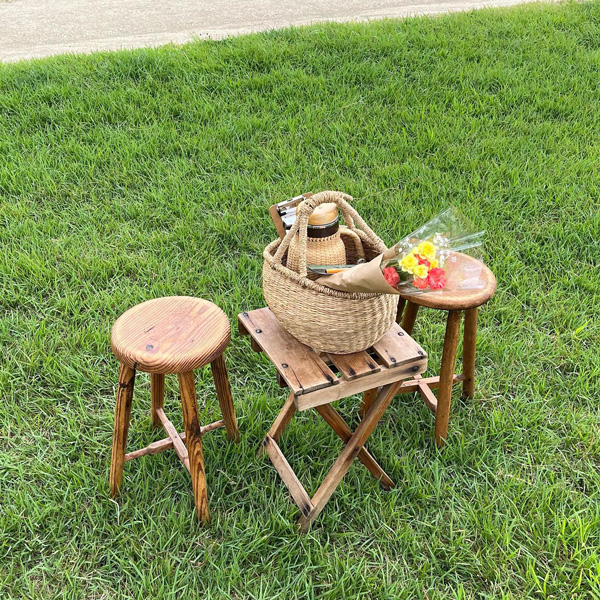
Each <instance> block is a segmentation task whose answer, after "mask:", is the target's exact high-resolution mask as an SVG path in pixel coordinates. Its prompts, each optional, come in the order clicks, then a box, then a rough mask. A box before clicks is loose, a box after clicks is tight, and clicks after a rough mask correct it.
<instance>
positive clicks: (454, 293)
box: [403, 252, 496, 310]
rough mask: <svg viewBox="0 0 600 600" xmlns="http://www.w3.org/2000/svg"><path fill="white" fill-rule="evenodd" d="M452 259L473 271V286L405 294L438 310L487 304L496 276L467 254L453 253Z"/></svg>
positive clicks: (408, 298) (466, 271)
mask: <svg viewBox="0 0 600 600" xmlns="http://www.w3.org/2000/svg"><path fill="white" fill-rule="evenodd" d="M451 259H455V260H456V262H457V264H458V263H461V267H462V269H461V271H462V272H463V273H468V272H469V269H470V270H472V272H473V279H474V280H475V281H474V284H473V288H470V289H469V288H466V289H461V290H440V291H439V292H435V293H434V294H407V295H406V296H403V298H405V299H406V300H408V301H409V302H410V303H411V304H417V305H419V306H426V307H427V308H434V309H437V310H467V309H469V308H475V307H477V306H481V305H482V304H485V303H486V302H487V301H488V300H489V299H490V298H491V297H492V296H493V295H494V292H495V291H496V278H495V277H494V274H493V273H492V272H491V271H490V270H489V269H488V267H486V266H485V265H484V264H483V263H482V262H480V261H478V260H477V259H475V258H473V257H472V256H468V255H467V254H460V253H458V252H456V253H453V254H452V256H451Z"/></svg>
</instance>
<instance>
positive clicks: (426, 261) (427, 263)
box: [415, 254, 431, 269]
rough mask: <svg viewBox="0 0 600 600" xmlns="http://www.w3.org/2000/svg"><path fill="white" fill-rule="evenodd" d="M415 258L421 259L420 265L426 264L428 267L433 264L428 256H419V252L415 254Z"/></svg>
mask: <svg viewBox="0 0 600 600" xmlns="http://www.w3.org/2000/svg"><path fill="white" fill-rule="evenodd" d="M415 258H416V259H417V260H418V261H419V264H420V265H425V266H426V267H427V268H428V269H429V267H430V266H431V263H430V262H429V261H428V260H427V259H426V258H423V257H422V256H419V255H418V254H415Z"/></svg>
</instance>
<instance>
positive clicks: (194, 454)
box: [179, 371, 208, 523]
mask: <svg viewBox="0 0 600 600" xmlns="http://www.w3.org/2000/svg"><path fill="white" fill-rule="evenodd" d="M179 392H180V393H181V407H182V409H183V423H184V426H185V443H186V446H187V451H188V456H189V459H190V475H191V477H192V489H193V491H194V501H195V503H196V512H197V513H198V517H199V518H200V520H201V521H202V522H203V523H208V494H207V493H206V476H205V474H204V456H203V455H202V434H201V433H200V422H199V421H198V406H197V404H196V386H195V385H194V373H193V371H188V372H187V373H179Z"/></svg>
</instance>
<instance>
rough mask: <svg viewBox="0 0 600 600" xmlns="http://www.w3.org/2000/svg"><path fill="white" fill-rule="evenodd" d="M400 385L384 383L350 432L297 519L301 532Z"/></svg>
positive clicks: (332, 489)
mask: <svg viewBox="0 0 600 600" xmlns="http://www.w3.org/2000/svg"><path fill="white" fill-rule="evenodd" d="M401 385H402V382H396V383H390V384H388V385H385V386H383V387H382V388H381V390H380V391H379V394H378V395H377V398H376V400H375V402H374V403H373V405H372V406H371V408H370V409H369V411H368V412H367V414H366V415H365V417H364V419H363V420H362V421H361V422H360V425H359V426H358V427H357V428H356V431H355V432H354V433H353V434H352V437H351V438H350V439H349V440H348V443H347V444H346V446H345V447H344V449H343V450H342V453H341V454H340V455H339V457H338V459H337V460H336V461H335V463H334V465H333V467H332V468H331V470H330V471H329V473H328V474H327V476H326V477H325V479H324V480H323V483H322V484H321V485H320V487H319V489H318V490H317V493H316V494H315V495H314V497H313V498H312V504H313V505H314V508H313V510H312V511H311V512H310V514H309V515H308V516H304V515H302V517H300V520H299V521H298V525H299V526H300V531H301V532H306V531H308V529H309V528H310V526H311V524H312V523H313V522H314V520H315V519H316V518H317V517H318V516H319V514H320V513H321V511H322V510H323V508H325V505H326V504H327V502H328V501H329V499H330V498H331V496H332V495H333V492H335V490H336V488H337V487H338V485H339V484H340V482H341V481H342V479H343V478H344V475H346V473H347V472H348V469H350V466H351V465H352V462H353V461H354V459H355V458H356V457H357V455H358V453H359V452H360V449H361V447H362V446H364V444H365V442H366V441H367V439H368V438H369V436H370V435H371V433H373V430H374V429H375V427H376V426H377V423H379V421H380V419H381V417H382V416H383V413H384V412H385V410H386V409H387V407H388V406H389V405H390V403H391V401H392V399H393V398H394V396H395V395H396V392H397V391H398V388H399V387H400V386H401Z"/></svg>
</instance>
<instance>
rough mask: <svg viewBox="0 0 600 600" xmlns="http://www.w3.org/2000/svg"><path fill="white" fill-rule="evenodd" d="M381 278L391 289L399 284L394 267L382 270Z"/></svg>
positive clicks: (398, 276) (398, 277)
mask: <svg viewBox="0 0 600 600" xmlns="http://www.w3.org/2000/svg"><path fill="white" fill-rule="evenodd" d="M383 276H384V277H385V280H386V281H387V282H388V283H389V284H390V285H391V286H392V287H396V286H397V285H398V284H399V283H400V275H398V273H397V271H396V269H394V267H386V268H385V269H383Z"/></svg>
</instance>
